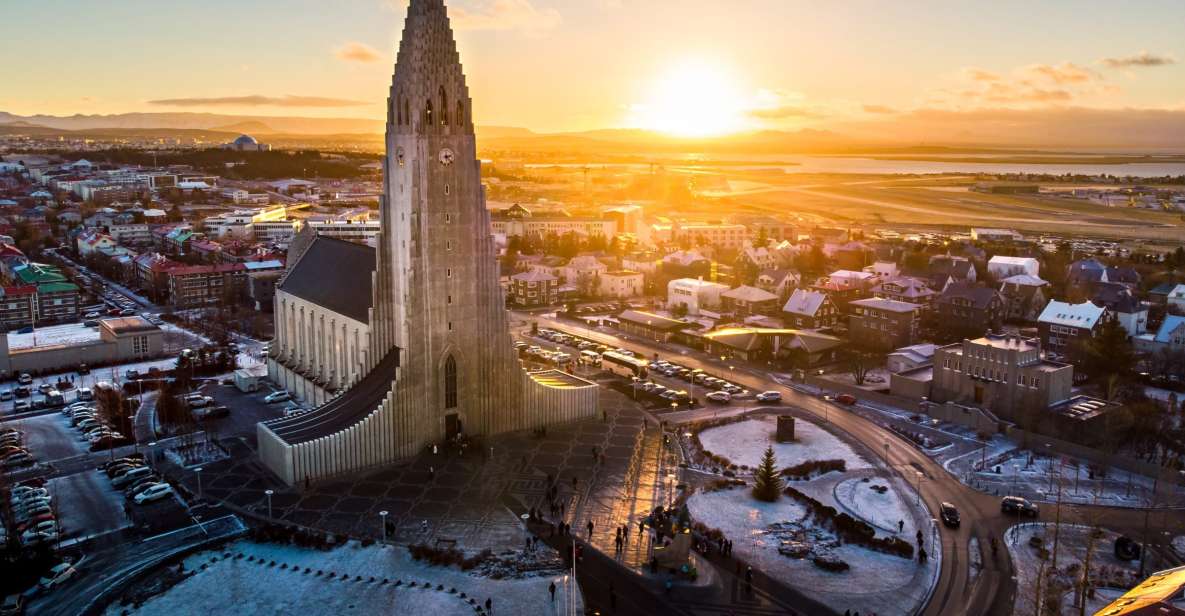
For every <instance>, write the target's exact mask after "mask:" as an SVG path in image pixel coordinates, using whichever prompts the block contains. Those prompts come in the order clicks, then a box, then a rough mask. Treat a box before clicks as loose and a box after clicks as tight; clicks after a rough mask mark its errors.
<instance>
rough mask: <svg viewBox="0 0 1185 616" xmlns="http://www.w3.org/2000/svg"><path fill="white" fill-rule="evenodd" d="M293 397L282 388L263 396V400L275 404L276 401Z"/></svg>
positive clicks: (284, 400)
mask: <svg viewBox="0 0 1185 616" xmlns="http://www.w3.org/2000/svg"><path fill="white" fill-rule="evenodd" d="M291 399H292V395H291V394H289V393H288V392H286V391H284V390H282V389H281V390H280V391H274V392H272V393H270V394H268V395H266V396H264V397H263V401H264V402H266V403H267V404H273V403H275V402H287V401H289V400H291Z"/></svg>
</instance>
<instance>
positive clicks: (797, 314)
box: [782, 289, 839, 329]
mask: <svg viewBox="0 0 1185 616" xmlns="http://www.w3.org/2000/svg"><path fill="white" fill-rule="evenodd" d="M782 320H783V321H785V322H786V324H787V325H789V326H791V327H793V328H796V329H822V328H826V327H834V326H835V324H836V322H837V321H838V320H839V309H838V308H837V307H836V306H835V303H834V302H832V301H831V298H830V297H829V296H827V294H825V293H821V292H819V291H808V290H806V289H798V290H796V291H794V293H793V294H792V295H791V296H790V299H789V300H787V301H786V304H785V305H784V306H782Z"/></svg>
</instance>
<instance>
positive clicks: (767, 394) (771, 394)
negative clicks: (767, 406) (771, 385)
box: [757, 391, 782, 402]
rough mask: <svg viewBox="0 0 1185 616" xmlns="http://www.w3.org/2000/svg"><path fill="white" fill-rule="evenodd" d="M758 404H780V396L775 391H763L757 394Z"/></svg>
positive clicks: (779, 393)
mask: <svg viewBox="0 0 1185 616" xmlns="http://www.w3.org/2000/svg"><path fill="white" fill-rule="evenodd" d="M757 401H758V402H781V401H782V394H781V392H776V391H763V392H761V393H759V394H757Z"/></svg>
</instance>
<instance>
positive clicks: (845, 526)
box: [785, 487, 914, 559]
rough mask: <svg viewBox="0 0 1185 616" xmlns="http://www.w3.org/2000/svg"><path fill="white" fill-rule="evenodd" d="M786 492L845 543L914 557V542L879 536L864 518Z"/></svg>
mask: <svg viewBox="0 0 1185 616" xmlns="http://www.w3.org/2000/svg"><path fill="white" fill-rule="evenodd" d="M785 494H786V495H787V496H790V497H791V498H793V499H795V500H797V501H799V502H801V503H803V504H804V505H806V507H807V511H808V512H809V513H810V515H811V516H812V517H813V518H815V519H816V520H818V521H819V522H820V523H822V524H826V525H829V526H830V527H831V528H832V530H834V531H835V534H836V535H838V536H839V538H840V540H841V541H843V542H844V543H854V544H856V545H861V546H864V547H866V548H868V549H871V550H876V551H878V552H885V553H886V554H892V555H894V556H900V557H902V558H909V559H912V558H913V550H914V548H913V544H911V543H909V542H908V541H904V540H902V539H901V538H899V537H877V536H876V529H874V528H873V527H872V526H871V525H869V524H868V523H867V522H864V521H863V520H858V519H856V518H853V517H852V516H850V515H848V514H846V513H839V512H837V511H836V510H835V508H834V507H830V506H827V505H824V504H823V503H820V502H819V501H817V500H815V499H813V498H811V497H810V496H807V495H806V494H803V493H802V492H799V491H798V490H796V489H794V488H791V487H787V488H786V489H785Z"/></svg>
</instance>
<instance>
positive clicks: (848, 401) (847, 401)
mask: <svg viewBox="0 0 1185 616" xmlns="http://www.w3.org/2000/svg"><path fill="white" fill-rule="evenodd" d="M835 401H836V402H838V403H840V404H843V405H846V406H852V405H853V404H856V396H853V395H852V394H840V395H838V396H836V397H835Z"/></svg>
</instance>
